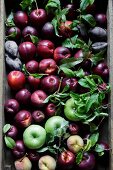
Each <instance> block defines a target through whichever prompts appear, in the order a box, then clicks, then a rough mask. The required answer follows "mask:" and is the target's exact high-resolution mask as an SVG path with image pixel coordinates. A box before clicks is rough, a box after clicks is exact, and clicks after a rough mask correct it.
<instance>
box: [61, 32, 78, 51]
mask: <svg viewBox="0 0 113 170" xmlns="http://www.w3.org/2000/svg"><path fill="white" fill-rule="evenodd" d="M77 37H78V35H75V36H74V37H72V38H67V39H66V40H65V41H63V43H62V46H64V47H66V48H71V49H73V48H76V40H77Z"/></svg>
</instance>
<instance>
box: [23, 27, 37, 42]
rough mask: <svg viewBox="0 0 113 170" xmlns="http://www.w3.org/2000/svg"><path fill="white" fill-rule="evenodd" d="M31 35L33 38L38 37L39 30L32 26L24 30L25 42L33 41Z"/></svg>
mask: <svg viewBox="0 0 113 170" xmlns="http://www.w3.org/2000/svg"><path fill="white" fill-rule="evenodd" d="M30 35H31V36H32V35H33V36H37V35H38V32H37V30H36V29H35V28H34V27H31V26H27V27H25V28H24V29H23V31H22V36H23V38H24V40H25V41H31V42H32V40H31V37H30Z"/></svg>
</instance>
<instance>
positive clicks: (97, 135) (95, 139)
mask: <svg viewBox="0 0 113 170" xmlns="http://www.w3.org/2000/svg"><path fill="white" fill-rule="evenodd" d="M89 139H90V140H91V146H92V147H93V146H95V144H96V143H97V141H98V139H99V133H98V132H97V133H94V134H92V135H91V136H90V138H89Z"/></svg>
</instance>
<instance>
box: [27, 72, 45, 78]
mask: <svg viewBox="0 0 113 170" xmlns="http://www.w3.org/2000/svg"><path fill="white" fill-rule="evenodd" d="M45 75H47V74H38V73H34V74H30V76H33V77H34V78H38V79H40V78H42V77H43V76H45Z"/></svg>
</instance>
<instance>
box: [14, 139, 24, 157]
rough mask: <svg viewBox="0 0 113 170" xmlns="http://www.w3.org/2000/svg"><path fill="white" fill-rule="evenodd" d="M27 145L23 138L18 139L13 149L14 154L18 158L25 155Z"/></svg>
mask: <svg viewBox="0 0 113 170" xmlns="http://www.w3.org/2000/svg"><path fill="white" fill-rule="evenodd" d="M25 152H26V151H25V145H24V143H23V141H22V140H17V141H16V146H15V147H14V149H13V150H12V153H13V155H14V156H15V157H16V158H22V156H24V155H25Z"/></svg>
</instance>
